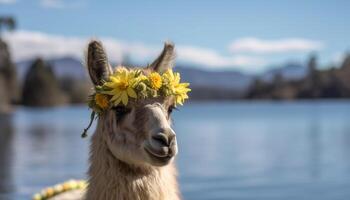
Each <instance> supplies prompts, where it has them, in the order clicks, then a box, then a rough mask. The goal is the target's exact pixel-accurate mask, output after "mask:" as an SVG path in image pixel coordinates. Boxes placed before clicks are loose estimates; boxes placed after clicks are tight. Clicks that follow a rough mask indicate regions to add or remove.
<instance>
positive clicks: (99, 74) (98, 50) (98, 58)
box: [86, 40, 112, 85]
mask: <svg viewBox="0 0 350 200" xmlns="http://www.w3.org/2000/svg"><path fill="white" fill-rule="evenodd" d="M86 63H87V67H88V71H89V74H90V78H91V81H92V82H93V83H94V84H95V85H101V84H102V80H106V79H107V78H108V76H109V75H110V74H112V68H111V66H110V65H109V63H108V59H107V55H106V53H105V51H104V49H103V46H102V43H101V42H99V41H96V40H93V41H91V42H90V43H89V45H88V52H87V61H86Z"/></svg>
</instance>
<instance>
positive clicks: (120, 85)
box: [103, 67, 145, 106]
mask: <svg viewBox="0 0 350 200" xmlns="http://www.w3.org/2000/svg"><path fill="white" fill-rule="evenodd" d="M144 79H145V76H144V75H142V74H141V71H140V70H128V69H126V68H124V67H120V68H118V69H117V71H116V73H114V74H113V75H111V76H110V77H109V80H108V81H107V82H106V83H104V85H103V86H104V87H107V88H108V91H104V92H103V93H105V94H108V95H111V96H112V98H111V100H110V101H111V102H113V104H114V105H118V104H120V102H122V103H123V104H124V105H125V106H126V105H127V104H128V102H129V97H131V98H137V94H136V92H135V87H136V86H137V84H138V83H139V82H140V81H142V80H144Z"/></svg>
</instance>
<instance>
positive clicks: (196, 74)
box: [175, 66, 253, 91]
mask: <svg viewBox="0 0 350 200" xmlns="http://www.w3.org/2000/svg"><path fill="white" fill-rule="evenodd" d="M175 71H178V72H180V73H181V78H182V79H183V80H184V81H186V82H190V83H191V85H192V86H195V87H209V88H221V89H234V90H238V91H242V90H244V89H246V88H247V87H248V86H249V85H250V83H251V82H252V80H253V76H251V75H247V74H244V73H241V72H238V71H207V70H201V69H198V68H190V67H182V66H177V67H176V68H175Z"/></svg>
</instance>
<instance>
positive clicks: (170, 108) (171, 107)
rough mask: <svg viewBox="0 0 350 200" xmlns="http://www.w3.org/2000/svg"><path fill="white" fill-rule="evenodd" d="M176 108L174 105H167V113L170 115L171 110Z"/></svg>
mask: <svg viewBox="0 0 350 200" xmlns="http://www.w3.org/2000/svg"><path fill="white" fill-rule="evenodd" d="M174 109H175V110H176V107H175V106H169V108H168V114H169V115H170V114H171V113H172V112H173V110H174Z"/></svg>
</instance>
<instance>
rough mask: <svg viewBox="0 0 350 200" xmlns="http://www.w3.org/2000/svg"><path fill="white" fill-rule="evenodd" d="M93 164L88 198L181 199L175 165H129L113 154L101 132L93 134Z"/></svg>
mask: <svg viewBox="0 0 350 200" xmlns="http://www.w3.org/2000/svg"><path fill="white" fill-rule="evenodd" d="M90 163H91V164H90V168H89V171H88V175H89V187H88V190H87V193H86V200H95V199H101V200H114V199H135V200H153V199H154V200H155V199H157V200H159V199H161V200H162V199H166V200H168V199H169V200H178V199H179V197H178V187H177V183H176V178H175V176H176V170H175V167H174V165H173V164H170V165H168V166H165V167H160V168H158V167H148V168H144V167H143V168H139V167H135V166H131V165H129V164H126V163H124V162H123V161H120V160H118V159H116V158H115V157H114V156H113V154H112V153H111V152H110V151H109V149H108V147H107V144H106V142H105V141H104V139H103V137H102V134H101V133H99V132H98V131H97V132H96V133H95V134H94V135H93V137H92V142H91V152H90Z"/></svg>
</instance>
